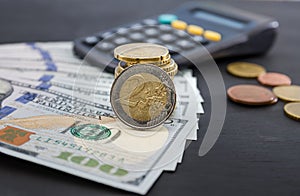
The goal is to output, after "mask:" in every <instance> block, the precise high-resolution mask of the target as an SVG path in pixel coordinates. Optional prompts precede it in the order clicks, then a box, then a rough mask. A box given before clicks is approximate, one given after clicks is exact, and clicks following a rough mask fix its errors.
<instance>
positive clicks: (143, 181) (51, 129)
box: [0, 91, 192, 194]
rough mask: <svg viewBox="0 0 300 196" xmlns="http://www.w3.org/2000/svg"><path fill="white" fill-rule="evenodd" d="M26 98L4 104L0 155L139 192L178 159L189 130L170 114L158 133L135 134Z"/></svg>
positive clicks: (111, 122) (115, 124) (112, 123)
mask: <svg viewBox="0 0 300 196" xmlns="http://www.w3.org/2000/svg"><path fill="white" fill-rule="evenodd" d="M33 93H35V92H34V91H33ZM24 99H25V100H26V98H24ZM29 100H30V101H29ZM29 100H28V99H27V101H29V102H27V103H24V100H23V102H22V101H21V102H19V101H18V100H15V101H8V102H6V104H5V107H6V111H9V109H12V108H14V109H15V110H14V111H13V112H11V113H10V114H9V115H7V116H6V117H4V118H2V120H1V121H0V123H1V125H0V151H1V152H3V153H6V154H9V155H12V156H16V157H19V158H22V159H25V160H29V161H32V162H35V163H38V164H42V165H45V166H48V167H51V168H55V169H58V170H61V171H64V172H67V173H71V174H73V175H77V176H80V177H83V178H87V179H90V180H94V181H96V182H100V183H104V184H107V185H110V186H114V187H117V188H121V189H125V190H128V191H133V192H137V193H140V194H144V193H146V192H147V190H149V188H150V187H151V186H152V184H153V183H154V182H155V180H156V179H157V178H158V176H159V175H160V173H161V172H162V170H163V167H164V166H165V165H167V164H169V163H171V162H173V160H174V159H177V157H178V156H180V155H179V154H178V152H176V151H177V146H178V145H180V144H182V143H183V142H184V141H185V137H186V136H187V134H188V131H189V130H190V129H191V126H192V124H191V123H189V121H188V120H185V119H176V116H174V118H172V119H170V120H169V121H168V122H166V123H165V124H164V126H163V127H160V128H159V130H151V131H146V132H141V131H135V130H132V129H129V128H126V127H124V126H122V124H120V123H119V122H118V121H116V120H115V119H113V118H109V117H102V118H101V120H100V121H99V120H98V119H95V118H91V117H83V116H78V115H75V116H74V115H72V116H69V115H62V113H65V112H62V111H59V110H48V108H47V107H44V106H40V105H38V104H37V103H36V102H35V101H34V100H35V98H34V99H32V98H30V99H29ZM52 109H53V108H52ZM65 114H66V113H65ZM129 141H130V142H129Z"/></svg>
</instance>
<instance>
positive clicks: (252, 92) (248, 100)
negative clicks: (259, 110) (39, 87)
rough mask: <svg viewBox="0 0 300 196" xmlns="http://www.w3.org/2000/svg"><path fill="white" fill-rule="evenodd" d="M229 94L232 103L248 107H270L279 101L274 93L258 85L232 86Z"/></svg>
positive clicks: (228, 91)
mask: <svg viewBox="0 0 300 196" xmlns="http://www.w3.org/2000/svg"><path fill="white" fill-rule="evenodd" d="M227 94H228V97H229V98H230V99H231V100H232V101H234V102H237V103H242V104H246V105H268V104H274V103H276V102H277V100H278V99H277V97H276V96H275V95H274V94H273V93H272V91H270V90H269V89H267V88H264V87H261V86H257V85H246V84H245V85H236V86H232V87H230V88H229V89H228V90H227Z"/></svg>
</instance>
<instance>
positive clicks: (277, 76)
mask: <svg viewBox="0 0 300 196" xmlns="http://www.w3.org/2000/svg"><path fill="white" fill-rule="evenodd" d="M257 80H258V81H259V82H260V83H261V84H263V85H266V86H288V85H291V83H292V80H291V78H290V77H288V76H287V75H284V74H281V73H274V72H268V73H264V74H261V75H260V76H258V78H257Z"/></svg>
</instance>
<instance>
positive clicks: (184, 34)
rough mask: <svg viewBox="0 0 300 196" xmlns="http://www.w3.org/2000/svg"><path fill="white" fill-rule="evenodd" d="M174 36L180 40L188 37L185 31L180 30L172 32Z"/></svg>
mask: <svg viewBox="0 0 300 196" xmlns="http://www.w3.org/2000/svg"><path fill="white" fill-rule="evenodd" d="M174 34H175V35H177V36H178V37H180V38H187V37H189V34H187V33H186V32H185V31H182V30H176V31H174Z"/></svg>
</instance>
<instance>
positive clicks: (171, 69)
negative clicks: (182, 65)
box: [115, 59, 178, 79]
mask: <svg viewBox="0 0 300 196" xmlns="http://www.w3.org/2000/svg"><path fill="white" fill-rule="evenodd" d="M171 63H172V64H170V65H166V66H165V67H160V68H161V69H162V70H164V71H165V72H167V74H168V75H169V76H170V77H171V79H174V76H175V75H176V74H177V72H178V65H177V64H176V63H175V61H174V60H173V59H172V60H171ZM130 66H132V65H130ZM130 66H126V68H127V67H130ZM126 68H124V62H122V61H120V62H119V64H118V66H117V67H116V68H115V78H117V77H118V76H119V75H120V73H121V72H123V71H124V69H126Z"/></svg>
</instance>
